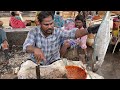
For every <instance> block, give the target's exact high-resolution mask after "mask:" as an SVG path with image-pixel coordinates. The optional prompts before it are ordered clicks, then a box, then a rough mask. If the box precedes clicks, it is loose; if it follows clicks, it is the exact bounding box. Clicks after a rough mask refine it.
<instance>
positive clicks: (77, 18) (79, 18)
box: [75, 15, 84, 22]
mask: <svg viewBox="0 0 120 90" xmlns="http://www.w3.org/2000/svg"><path fill="white" fill-rule="evenodd" d="M76 20H80V21H82V22H84V17H83V16H82V15H77V16H76V17H75V21H76Z"/></svg>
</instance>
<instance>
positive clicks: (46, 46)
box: [23, 26, 77, 64]
mask: <svg viewBox="0 0 120 90" xmlns="http://www.w3.org/2000/svg"><path fill="white" fill-rule="evenodd" d="M76 30H77V28H73V30H70V31H67V30H62V29H60V28H54V32H53V34H52V35H49V36H48V37H45V36H44V35H43V33H42V32H41V29H40V27H39V26H38V27H35V28H33V29H32V30H30V31H29V33H28V35H27V38H26V40H25V42H24V44H23V51H25V52H26V47H27V46H29V45H32V46H36V47H38V48H40V49H41V50H42V51H43V53H44V55H45V58H46V60H47V62H49V63H48V64H50V63H51V62H53V61H55V60H58V59H60V53H59V51H60V46H61V39H62V38H73V39H74V38H75V32H76ZM31 59H32V60H33V61H34V62H35V59H34V55H33V53H32V54H31Z"/></svg>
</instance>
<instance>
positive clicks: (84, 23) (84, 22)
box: [75, 14, 86, 28]
mask: <svg viewBox="0 0 120 90" xmlns="http://www.w3.org/2000/svg"><path fill="white" fill-rule="evenodd" d="M76 20H80V21H82V22H83V27H84V28H86V21H85V19H84V17H83V15H80V14H78V15H77V16H76V17H75V21H76Z"/></svg>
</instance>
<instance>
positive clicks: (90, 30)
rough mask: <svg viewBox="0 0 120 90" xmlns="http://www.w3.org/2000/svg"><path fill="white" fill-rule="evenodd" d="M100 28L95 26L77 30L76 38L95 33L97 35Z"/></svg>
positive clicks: (97, 25)
mask: <svg viewBox="0 0 120 90" xmlns="http://www.w3.org/2000/svg"><path fill="white" fill-rule="evenodd" d="M99 26H100V24H95V25H92V26H90V27H88V28H87V29H81V30H79V29H77V30H76V32H75V37H76V38H79V37H82V36H84V35H87V34H90V33H93V34H94V33H97V31H98V29H99Z"/></svg>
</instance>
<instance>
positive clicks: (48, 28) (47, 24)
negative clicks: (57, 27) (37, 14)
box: [40, 16, 54, 34]
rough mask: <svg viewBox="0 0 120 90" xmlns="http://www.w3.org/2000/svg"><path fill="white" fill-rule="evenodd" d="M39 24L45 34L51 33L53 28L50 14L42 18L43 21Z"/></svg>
mask: <svg viewBox="0 0 120 90" xmlns="http://www.w3.org/2000/svg"><path fill="white" fill-rule="evenodd" d="M40 26H41V29H42V30H43V31H44V33H45V34H52V32H53V30H54V20H53V19H52V17H51V16H49V17H47V18H44V19H43V21H42V22H41V23H40Z"/></svg>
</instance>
